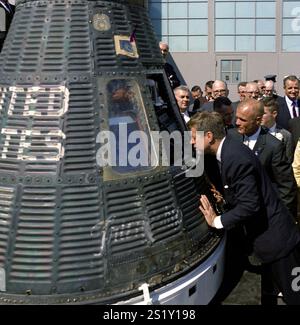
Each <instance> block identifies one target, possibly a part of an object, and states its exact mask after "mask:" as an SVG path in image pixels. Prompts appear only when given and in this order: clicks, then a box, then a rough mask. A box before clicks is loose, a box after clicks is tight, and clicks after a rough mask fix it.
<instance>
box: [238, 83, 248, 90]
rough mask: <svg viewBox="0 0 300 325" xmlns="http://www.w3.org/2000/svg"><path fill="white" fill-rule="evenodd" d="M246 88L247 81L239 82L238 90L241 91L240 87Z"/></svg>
mask: <svg viewBox="0 0 300 325" xmlns="http://www.w3.org/2000/svg"><path fill="white" fill-rule="evenodd" d="M241 86H242V87H246V86H247V81H241V82H239V83H238V85H237V89H238V90H239V87H241Z"/></svg>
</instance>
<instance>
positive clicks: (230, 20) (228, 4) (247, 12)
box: [215, 0, 299, 52]
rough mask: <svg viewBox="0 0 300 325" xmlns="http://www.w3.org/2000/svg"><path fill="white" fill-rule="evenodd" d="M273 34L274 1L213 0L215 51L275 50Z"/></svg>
mask: <svg viewBox="0 0 300 325" xmlns="http://www.w3.org/2000/svg"><path fill="white" fill-rule="evenodd" d="M298 2H299V1H298ZM275 35H276V1H270V0H269V1H268V0H265V1H257V0H256V1H254V0H253V1H242V0H235V1H234V0H233V1H227V0H226V1H225V0H217V1H215V51H216V52H235V51H237V52H275V50H276V46H275V37H276V36H275Z"/></svg>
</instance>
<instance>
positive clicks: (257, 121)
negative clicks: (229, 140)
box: [229, 99, 297, 218]
mask: <svg viewBox="0 0 300 325" xmlns="http://www.w3.org/2000/svg"><path fill="white" fill-rule="evenodd" d="M263 115H264V106H263V103H262V101H257V100H255V99H247V100H245V101H243V102H242V103H240V104H239V105H238V108H237V111H236V129H232V130H229V132H230V133H231V135H232V136H233V137H235V138H236V139H237V140H239V141H240V142H244V144H246V145H247V146H248V147H249V148H250V149H251V150H252V151H253V152H254V154H255V155H256V156H257V157H258V159H259V160H260V162H261V164H262V165H263V167H264V168H265V171H266V172H267V174H268V176H269V178H270V179H271V181H272V183H273V184H274V185H275V188H276V189H277V192H278V194H279V197H280V198H281V199H282V201H283V203H284V204H285V205H286V207H287V208H288V209H289V210H290V212H291V214H292V215H293V216H294V217H295V218H296V216H297V185H296V181H295V178H294V175H293V170H292V166H291V164H290V163H289V162H288V160H287V158H286V154H285V148H284V145H283V144H282V142H281V141H280V140H278V139H277V138H275V137H274V136H273V135H271V134H270V133H269V132H268V130H267V129H265V128H264V127H261V121H262V117H263Z"/></svg>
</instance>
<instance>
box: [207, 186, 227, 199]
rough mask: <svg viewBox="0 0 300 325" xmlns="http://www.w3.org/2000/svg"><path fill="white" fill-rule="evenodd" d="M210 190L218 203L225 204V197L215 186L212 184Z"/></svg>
mask: <svg viewBox="0 0 300 325" xmlns="http://www.w3.org/2000/svg"><path fill="white" fill-rule="evenodd" d="M210 190H211V192H212V193H213V195H214V198H215V199H216V201H217V203H223V204H224V203H225V201H224V198H223V195H222V194H221V193H220V192H219V191H218V190H217V189H216V187H215V186H214V185H213V184H211V189H210Z"/></svg>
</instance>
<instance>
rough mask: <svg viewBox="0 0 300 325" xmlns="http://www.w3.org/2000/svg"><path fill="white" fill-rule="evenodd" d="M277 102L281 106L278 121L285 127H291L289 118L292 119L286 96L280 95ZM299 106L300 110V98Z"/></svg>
mask: <svg viewBox="0 0 300 325" xmlns="http://www.w3.org/2000/svg"><path fill="white" fill-rule="evenodd" d="M277 103H278V106H279V109H278V115H277V117H276V122H277V123H278V124H279V125H280V126H282V127H283V128H285V129H287V130H288V129H289V120H291V119H292V117H291V114H290V111H289V108H288V105H287V103H286V101H285V97H280V96H278V98H277ZM297 106H298V107H299V110H300V100H299V99H298V100H297Z"/></svg>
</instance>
